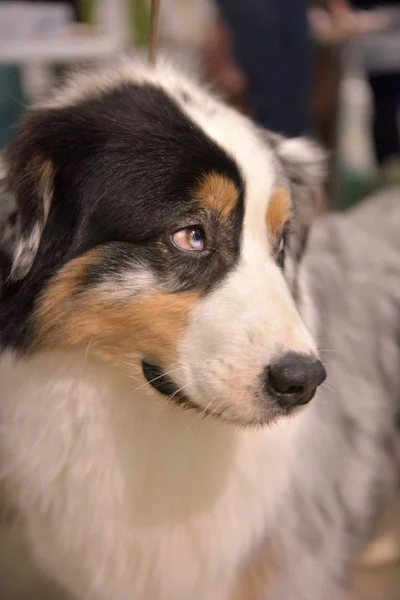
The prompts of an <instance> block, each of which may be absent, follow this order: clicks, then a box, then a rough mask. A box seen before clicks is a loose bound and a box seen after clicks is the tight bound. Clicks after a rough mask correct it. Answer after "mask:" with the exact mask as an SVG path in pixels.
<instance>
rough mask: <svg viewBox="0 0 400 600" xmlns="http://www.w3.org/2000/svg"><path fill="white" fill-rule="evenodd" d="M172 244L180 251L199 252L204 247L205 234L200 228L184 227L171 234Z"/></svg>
mask: <svg viewBox="0 0 400 600" xmlns="http://www.w3.org/2000/svg"><path fill="white" fill-rule="evenodd" d="M172 242H173V244H174V246H176V247H177V248H179V249H180V250H185V251H189V252H190V251H191V252H193V251H197V252H199V251H200V252H201V251H202V250H204V249H205V246H206V234H205V232H204V229H203V228H202V227H185V228H183V229H180V230H179V231H176V232H175V233H174V234H173V236H172Z"/></svg>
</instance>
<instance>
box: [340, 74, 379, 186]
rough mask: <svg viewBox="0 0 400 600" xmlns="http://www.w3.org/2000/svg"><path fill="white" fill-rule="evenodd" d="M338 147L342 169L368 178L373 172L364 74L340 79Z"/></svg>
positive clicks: (373, 162)
mask: <svg viewBox="0 0 400 600" xmlns="http://www.w3.org/2000/svg"><path fill="white" fill-rule="evenodd" d="M339 95H340V100H339V101H340V105H341V110H340V120H339V124H338V126H339V148H338V152H339V155H340V157H341V162H342V164H343V166H344V167H345V168H346V169H349V170H351V171H352V172H353V173H357V174H358V175H360V176H367V177H371V175H373V174H374V173H375V171H376V161H375V157H374V151H373V147H372V139H371V134H370V124H371V119H372V99H371V92H370V89H369V86H368V83H367V82H366V80H365V78H364V77H359V76H356V75H355V74H353V75H348V76H345V77H343V79H342V80H341V82H340V89H339Z"/></svg>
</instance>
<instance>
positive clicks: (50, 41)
mask: <svg viewBox="0 0 400 600" xmlns="http://www.w3.org/2000/svg"><path fill="white" fill-rule="evenodd" d="M95 14H96V18H97V23H96V25H97V26H98V28H97V30H96V33H93V35H88V34H87V29H86V30H85V33H84V34H83V35H76V33H78V34H79V28H76V27H75V29H73V28H72V27H71V24H72V13H71V11H70V10H69V9H68V8H67V7H64V6H63V7H61V6H59V5H53V4H51V3H49V4H45V3H43V4H40V3H39V4H34V5H32V4H30V3H24V2H6V3H1V4H0V23H1V26H0V63H3V64H10V63H22V64H27V63H32V62H38V61H39V62H45V63H48V64H55V63H67V62H76V61H80V60H90V59H99V58H100V59H101V58H104V57H108V56H111V55H113V54H115V53H116V52H120V51H121V50H122V49H123V48H124V46H125V43H126V27H127V21H128V19H127V7H126V1H125V0H98V2H97V3H96V13H95ZM97 31H98V32H99V33H97Z"/></svg>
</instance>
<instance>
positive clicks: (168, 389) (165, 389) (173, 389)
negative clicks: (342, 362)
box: [142, 359, 301, 427]
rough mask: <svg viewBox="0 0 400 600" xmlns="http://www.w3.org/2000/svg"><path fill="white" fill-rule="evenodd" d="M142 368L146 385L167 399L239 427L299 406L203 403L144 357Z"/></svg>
mask: <svg viewBox="0 0 400 600" xmlns="http://www.w3.org/2000/svg"><path fill="white" fill-rule="evenodd" d="M142 371H143V375H144V377H145V379H146V380H147V382H148V383H149V385H151V386H152V387H153V388H154V389H155V390H156V391H157V392H158V393H159V394H161V395H163V396H165V397H166V399H167V401H168V402H173V403H174V404H176V405H178V406H181V407H182V408H184V409H191V410H194V411H196V412H198V413H199V414H200V416H201V418H208V417H212V418H214V419H218V420H220V421H222V422H225V423H227V424H230V425H235V426H239V427H256V426H259V427H260V426H264V425H270V424H272V423H275V422H276V421H278V420H280V419H281V418H283V417H288V416H289V415H293V416H294V415H295V414H297V413H298V412H299V411H300V410H301V407H300V408H294V409H290V410H289V409H286V410H283V409H281V408H280V407H278V406H276V405H272V406H269V407H266V406H263V407H262V408H260V409H256V408H254V407H253V408H252V409H251V408H250V407H248V408H247V410H246V411H241V410H240V409H238V408H237V407H233V406H226V405H225V406H222V405H220V406H219V408H217V409H213V408H210V407H207V406H206V407H204V406H202V405H201V404H199V403H197V402H196V401H195V400H193V399H192V398H190V397H189V396H188V395H186V394H184V393H183V392H182V391H181V388H179V387H178V385H177V384H176V383H175V382H174V381H173V380H172V379H171V378H170V377H169V376H168V375H166V374H165V373H164V371H163V369H162V368H161V367H159V366H158V365H157V364H155V363H153V362H151V361H148V360H145V359H144V360H142Z"/></svg>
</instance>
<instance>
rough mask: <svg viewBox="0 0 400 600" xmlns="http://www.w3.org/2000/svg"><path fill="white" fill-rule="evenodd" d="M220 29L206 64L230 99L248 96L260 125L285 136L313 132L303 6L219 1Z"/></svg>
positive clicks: (272, 0)
mask: <svg viewBox="0 0 400 600" xmlns="http://www.w3.org/2000/svg"><path fill="white" fill-rule="evenodd" d="M216 4H217V6H218V10H219V15H220V18H221V23H220V24H219V26H218V28H217V30H216V32H214V35H213V38H212V39H211V43H210V44H211V45H210V48H209V61H210V63H211V67H212V69H213V71H214V73H215V74H216V75H217V77H218V78H219V79H220V80H221V83H222V86H223V87H224V88H225V90H226V91H227V92H228V93H229V94H230V95H232V96H236V97H238V96H240V95H241V94H243V93H244V92H247V93H248V98H249V102H250V104H251V107H252V109H253V110H254V116H255V118H256V120H257V121H258V122H259V123H260V125H262V126H264V127H266V128H268V129H272V130H273V131H276V132H279V133H281V134H284V135H287V136H292V137H294V136H298V135H304V134H309V133H311V131H312V124H311V116H310V104H311V85H312V40H311V37H310V34H309V31H308V20H307V5H308V3H307V0H217V1H216Z"/></svg>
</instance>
